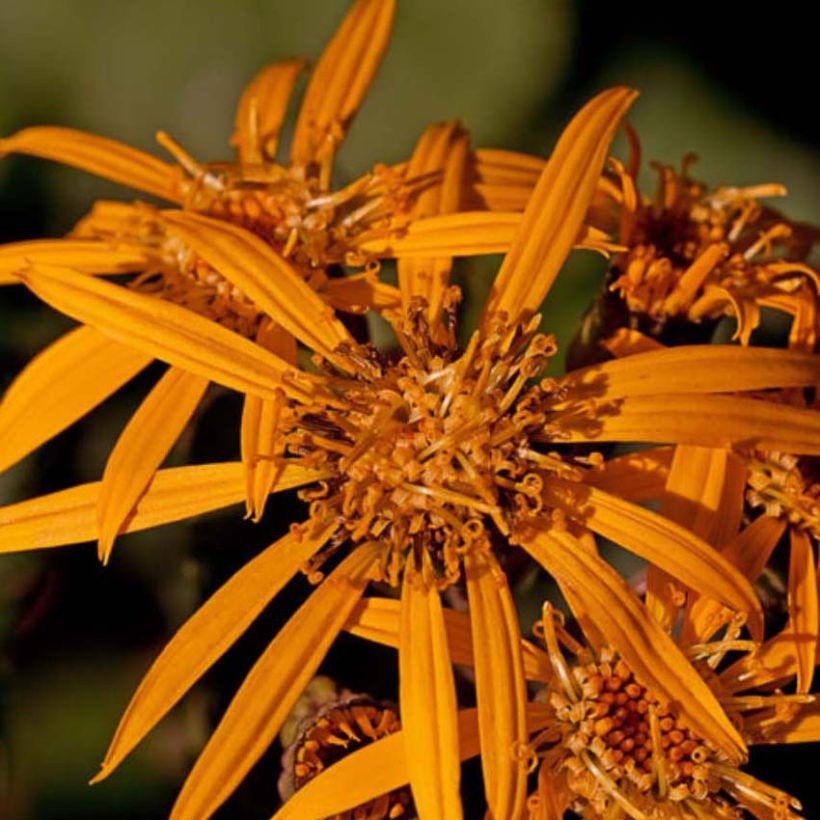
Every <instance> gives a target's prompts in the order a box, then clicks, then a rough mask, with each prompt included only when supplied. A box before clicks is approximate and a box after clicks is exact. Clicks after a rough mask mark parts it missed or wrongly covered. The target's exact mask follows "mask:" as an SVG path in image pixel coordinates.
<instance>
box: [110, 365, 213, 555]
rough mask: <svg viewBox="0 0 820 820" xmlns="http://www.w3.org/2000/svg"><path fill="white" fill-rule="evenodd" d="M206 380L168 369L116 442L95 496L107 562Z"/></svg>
mask: <svg viewBox="0 0 820 820" xmlns="http://www.w3.org/2000/svg"><path fill="white" fill-rule="evenodd" d="M207 387H208V381H207V379H203V378H202V377H201V376H194V375H192V374H190V373H186V372H185V371H184V370H179V369H177V368H174V367H172V368H169V369H168V371H167V372H166V373H165V374H164V375H163V377H162V378H161V379H160V380H159V381H158V382H157V384H156V385H155V387H154V389H153V390H152V391H151V392H150V393H149V394H148V396H147V397H146V398H145V400H144V401H143V402H142V404H141V405H140V406H139V408H138V409H137V411H136V413H134V415H133V416H132V417H131V420H130V421H129V422H128V424H127V425H126V426H125V429H124V430H123V431H122V433H121V434H120V437H119V438H118V439H117V443H116V444H115V445H114V449H113V450H112V451H111V455H109V456H108V461H107V462H106V464H105V471H104V472H103V477H102V481H101V482H100V492H99V495H98V497H97V520H98V522H99V528H100V538H99V546H98V549H97V553H98V555H99V558H100V561H102V562H103V564H107V563H108V559H109V557H110V556H111V550H112V549H113V547H114V539H115V538H116V537H117V533H118V532H119V529H120V527H121V526H122V523H123V521H125V519H126V518H127V517H128V514H129V513H130V512H131V510H133V508H134V505H135V504H136V503H137V501H138V500H139V497H140V496H141V495H142V494H143V493H144V492H145V488H146V487H147V486H148V484H149V483H150V481H151V479H152V478H153V477H154V475H155V474H156V472H157V470H158V469H159V466H160V464H162V462H163V461H164V460H165V457H166V456H167V455H168V453H169V452H170V450H171V448H172V447H173V446H174V444H176V442H177V439H178V438H179V436H180V434H181V433H182V431H183V430H184V429H185V427H186V426H187V424H188V422H189V421H190V420H191V416H192V415H193V414H194V411H195V410H196V408H197V406H198V405H199V402H200V401H201V399H202V397H203V395H205V390H206V389H207Z"/></svg>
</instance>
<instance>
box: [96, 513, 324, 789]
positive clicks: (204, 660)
mask: <svg viewBox="0 0 820 820" xmlns="http://www.w3.org/2000/svg"><path fill="white" fill-rule="evenodd" d="M331 534H332V530H330V529H328V528H325V530H324V531H323V532H320V533H318V534H316V535H315V536H314V537H309V536H308V535H306V534H304V533H303V532H301V531H299V530H294V531H292V532H290V533H288V534H287V535H285V536H284V537H283V538H280V539H279V540H278V541H276V542H274V543H273V544H271V545H270V546H269V547H268V548H267V549H265V550H263V551H262V552H261V553H259V555H257V556H256V557H255V558H254V559H253V560H251V561H249V562H248V563H247V564H245V566H243V567H242V569H240V570H239V571H238V572H237V573H235V574H234V575H233V576H232V577H231V578H230V579H229V580H228V581H226V582H225V583H224V584H223V585H222V586H221V587H220V588H219V589H218V590H217V591H216V592H215V593H214V594H213V595H211V597H210V598H208V600H207V601H206V602H205V603H204V604H203V605H202V606H201V607H199V609H197V611H196V612H195V613H194V614H193V615H192V616H191V617H190V618H189V619H188V620H187V621H186V622H185V623H184V624H183V625H182V626H181V627H180V629H179V630H178V631H177V633H176V634H175V635H174V637H173V638H171V640H170V641H169V642H168V643H167V644H166V646H165V648H164V649H163V650H162V652H161V654H160V655H159V656H158V657H157V659H156V660H155V661H154V663H153V664H152V665H151V668H150V669H149V670H148V672H147V673H146V674H145V676H144V677H143V679H142V681H141V683H140V685H139V688H138V689H137V691H136V692H135V693H134V695H133V696H132V698H131V701H130V702H129V704H128V707H127V708H126V710H125V712H124V714H123V716H122V718H121V719H120V723H119V726H118V727H117V731H116V732H115V733H114V737H113V739H112V741H111V745H110V746H109V747H108V751H107V752H106V755H105V759H104V760H103V762H102V766H101V770H100V772H99V773H98V774H97V775H96V777H95V778H94V780H92V783H98V782H99V781H100V780H104V779H105V778H106V777H108V775H110V774H111V772H113V771H114V769H116V768H117V766H119V765H120V763H121V762H122V761H123V760H124V759H125V757H126V756H127V755H128V754H129V753H130V752H131V750H132V749H133V748H134V747H135V746H136V745H137V744H138V743H140V741H141V740H142V739H143V738H144V737H145V736H146V735H147V734H148V733H149V732H150V731H151V730H152V729H153V728H154V726H156V724H157V723H159V722H160V721H161V720H162V718H163V717H165V715H166V714H167V713H168V712H169V711H170V710H171V709H172V708H173V707H174V706H175V705H176V704H177V703H178V702H179V701H180V700H181V698H182V696H183V695H184V694H185V693H186V692H187V691H188V690H189V689H190V688H191V687H192V686H193V685H194V684H195V683H196V682H197V681H198V680H199V679H200V678H201V677H202V676H203V675H204V674H205V672H206V671H207V670H208V669H210V668H211V666H212V665H213V664H214V663H215V662H216V661H217V660H218V659H219V658H221V657H222V655H224V654H225V652H227V651H228V649H229V648H230V647H231V646H233V644H234V643H235V642H236V640H237V639H238V638H239V636H240V635H242V634H243V633H244V632H245V630H246V629H247V628H248V627H249V626H250V625H251V623H252V622H253V621H254V620H255V619H256V617H257V616H258V615H259V613H260V612H261V611H262V610H263V609H264V608H265V607H266V606H267V605H268V604H269V603H270V601H271V600H273V598H274V597H275V596H276V595H277V594H278V593H279V591H280V590H281V589H282V588H283V587H284V586H285V584H287V583H288V582H289V581H290V579H291V578H293V576H294V575H295V574H296V573H297V572H298V571H299V568H300V567H301V566H302V565H303V564H304V562H305V561H307V560H308V559H309V558H310V557H311V556H312V555H313V554H315V553H316V551H317V550H319V549H321V547H322V545H323V544H324V543H325V541H327V539H328V538H329V537H330V536H331Z"/></svg>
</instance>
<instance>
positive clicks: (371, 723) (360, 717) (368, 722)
mask: <svg viewBox="0 0 820 820" xmlns="http://www.w3.org/2000/svg"><path fill="white" fill-rule="evenodd" d="M400 729H401V722H400V721H399V718H398V715H397V713H396V710H395V709H394V708H393V707H391V706H389V705H388V704H384V703H380V702H378V701H375V700H372V699H371V698H367V697H361V696H354V697H350V698H345V699H342V700H340V701H338V702H336V703H333V704H331V705H329V706H327V707H326V708H324V709H322V710H321V711H320V712H319V713H318V714H317V715H316V716H315V717H313V718H309V719H307V720H305V721H304V722H303V724H302V725H301V727H300V729H299V733H298V736H297V738H296V740H295V741H294V743H293V746H292V747H291V749H289V750H288V754H287V755H286V759H285V763H286V766H287V769H286V774H289V776H290V779H291V781H292V784H291V785H292V790H298V789H300V788H302V786H304V785H305V784H306V783H308V782H310V781H311V780H312V779H313V778H314V777H316V776H317V775H318V774H320V773H321V772H322V771H324V770H325V769H326V768H327V767H328V766H331V765H332V764H334V763H336V762H337V761H339V760H341V759H342V758H344V757H346V756H347V755H349V754H352V753H353V752H355V751H356V750H357V749H361V748H363V747H364V746H367V745H369V744H370V743H373V742H374V741H377V740H380V739H381V738H384V737H387V736H388V735H392V734H393V733H394V732H398V731H399V730H400ZM412 816H414V810H413V798H412V796H411V794H410V789H409V788H408V787H404V788H401V789H396V790H394V791H392V792H389V793H388V794H383V795H380V796H379V797H375V798H373V799H372V800H370V801H368V802H367V803H366V804H364V805H361V806H356V807H355V808H352V809H349V810H348V811H345V812H343V813H341V814H337V815H334V817H333V818H330V819H329V820H388V818H389V820H395V818H399V817H401V818H407V817H412Z"/></svg>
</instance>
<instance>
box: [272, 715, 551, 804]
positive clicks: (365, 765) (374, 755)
mask: <svg viewBox="0 0 820 820" xmlns="http://www.w3.org/2000/svg"><path fill="white" fill-rule="evenodd" d="M457 717H458V739H459V756H460V758H461V760H468V759H469V758H471V757H475V756H476V755H477V754H478V752H479V739H478V710H477V709H462V710H461V711H459V713H458V716H457ZM548 721H549V713H548V711H547V709H546V708H545V707H544V706H543V704H540V703H531V704H529V705H528V706H527V729H528V731H529V732H530V733H532V732H538V731H540V730H541V729H543V728H544V726H545V725H546V724H547V722H548ZM411 754H412V751H411V750H410V749H409V748H408V744H407V743H406V741H405V737H404V730H400V731H398V732H394V733H393V734H392V735H388V736H387V737H384V738H382V739H381V740H377V741H375V742H374V743H370V744H368V745H367V746H364V747H363V748H361V749H357V750H356V751H355V752H353V754H351V755H347V756H345V757H343V758H342V759H341V760H340V761H339V762H338V763H334V764H333V765H332V766H329V767H328V768H327V769H325V770H324V771H323V772H321V773H320V774H319V775H317V776H316V777H315V778H314V779H313V780H311V781H309V782H308V783H306V784H305V785H304V786H303V787H302V788H301V789H299V791H297V792H296V793H295V794H294V795H293V796H292V797H291V798H290V799H289V800H288V801H287V802H286V803H285V805H284V806H282V808H281V809H279V811H278V812H277V813H276V814H275V816H274V818H273V820H315V819H316V818H317V817H330V816H333V815H336V814H338V813H340V812H344V811H347V810H348V809H352V808H355V807H356V806H359V805H361V804H362V803H366V802H367V801H368V800H371V799H372V798H374V797H378V796H379V795H381V794H387V793H388V792H391V791H393V790H394V789H398V788H400V787H401V786H403V785H405V783H407V779H408V762H407V760H408V756H409V755H411Z"/></svg>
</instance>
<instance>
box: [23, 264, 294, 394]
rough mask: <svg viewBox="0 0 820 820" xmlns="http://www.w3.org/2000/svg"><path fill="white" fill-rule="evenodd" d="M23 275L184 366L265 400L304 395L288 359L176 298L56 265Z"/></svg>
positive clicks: (118, 334) (89, 319) (76, 312)
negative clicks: (281, 394)
mask: <svg viewBox="0 0 820 820" xmlns="http://www.w3.org/2000/svg"><path fill="white" fill-rule="evenodd" d="M22 278H23V280H24V281H25V283H26V285H27V286H28V287H29V288H30V289H31V290H33V291H34V292H35V293H36V294H37V295H38V296H39V297H40V298H41V299H43V301H45V302H48V303H49V304H50V305H52V306H53V307H55V308H57V309H58V310H60V311H61V312H63V313H66V314H67V315H69V316H72V317H73V318H75V319H77V320H78V321H81V322H85V323H86V324H89V325H91V326H93V327H95V328H97V329H98V330H99V331H100V332H101V333H104V334H105V335H106V336H109V337H111V338H112V339H114V340H116V341H118V342H121V343H123V344H126V345H129V346H131V347H134V348H136V349H137V350H140V351H142V352H143V353H147V354H150V355H151V356H155V357H156V358H158V359H161V360H162V361H166V362H168V363H169V364H173V365H177V366H178V367H180V368H182V369H183V370H188V371H190V372H191V373H196V374H198V375H200V376H204V377H205V378H207V379H211V380H212V381H215V382H216V383H217V384H223V385H225V386H226V387H231V388H233V389H234V390H239V391H242V392H246V393H252V394H253V395H256V396H260V397H261V398H273V397H274V396H275V395H276V392H277V391H278V390H284V391H285V393H287V394H289V395H295V396H303V395H304V394H303V392H302V391H301V390H299V389H297V388H296V387H295V386H294V383H293V382H291V381H289V380H287V379H285V378H284V377H285V375H286V374H288V373H289V372H292V368H291V367H290V365H288V364H287V362H283V361H282V360H281V359H280V358H279V357H278V356H274V355H273V354H272V353H270V352H269V351H267V350H265V349H264V348H262V347H260V346H259V345H256V344H254V343H253V342H251V341H249V340H248V339H245V338H244V337H243V336H240V335H239V334H238V333H233V332H232V331H230V330H227V329H226V328H224V327H222V326H221V325H219V324H218V323H217V322H212V321H210V320H209V319H206V318H204V317H202V316H198V315H197V314H195V313H192V312H191V311H189V310H186V309H185V308H183V307H179V306H178V305H175V304H173V303H171V302H168V301H165V300H162V299H157V298H155V297H153V296H146V295H143V294H141V293H137V292H135V291H133V290H128V289H127V288H123V287H120V286H119V285H115V284H112V283H110V282H105V281H102V280H100V279H95V278H92V277H89V276H84V275H83V274H80V273H77V272H75V271H73V270H71V269H70V268H63V267H57V266H52V265H38V266H36V267H34V268H30V269H29V270H27V271H26V272H25V273H24V274H22ZM301 378H305V377H304V376H303V377H301Z"/></svg>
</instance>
